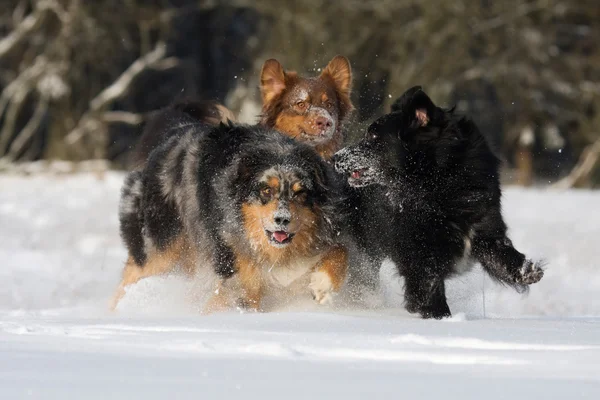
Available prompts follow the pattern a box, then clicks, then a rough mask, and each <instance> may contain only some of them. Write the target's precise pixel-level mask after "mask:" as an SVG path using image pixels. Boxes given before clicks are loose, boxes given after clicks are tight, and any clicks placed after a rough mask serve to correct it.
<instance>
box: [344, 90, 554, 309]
mask: <svg viewBox="0 0 600 400" xmlns="http://www.w3.org/2000/svg"><path fill="white" fill-rule="evenodd" d="M417 111H418V112H419V114H420V115H421V119H419V118H417ZM425 115H426V118H424V117H423V116H425ZM334 159H335V166H336V170H338V172H341V173H344V174H346V176H347V179H348V183H349V184H350V185H351V186H354V187H355V189H354V191H352V192H351V196H350V200H349V201H350V204H349V207H350V208H351V209H353V210H355V214H354V216H353V217H352V220H351V223H352V224H351V225H352V229H353V234H354V237H355V238H356V241H357V243H358V244H359V245H360V246H361V247H362V249H363V251H364V252H366V253H367V254H368V255H369V256H370V258H371V259H372V260H374V263H376V264H378V265H380V262H381V261H382V259H383V258H385V257H390V258H391V259H392V260H393V261H394V263H395V264H396V266H397V267H398V271H399V273H400V274H401V275H402V276H404V278H405V302H406V308H407V310H408V311H410V312H418V313H420V314H421V315H422V316H423V317H425V318H429V317H433V318H442V317H445V316H449V315H450V309H449V308H448V304H447V303H446V297H445V288H444V280H445V279H446V278H448V277H449V276H451V275H452V274H455V273H460V272H462V270H463V268H461V266H462V265H465V266H468V264H470V263H472V262H473V261H478V262H480V263H481V264H482V266H483V268H484V269H485V270H486V271H487V272H488V273H489V275H491V276H492V277H493V278H495V279H496V280H498V281H500V282H502V283H504V284H507V285H510V286H512V287H514V288H515V289H517V290H519V291H522V290H525V289H526V285H529V284H531V283H535V282H537V281H539V280H540V279H541V278H542V276H543V271H542V269H541V266H540V265H539V264H534V263H533V262H531V261H530V260H527V259H526V258H525V256H524V255H523V254H521V253H520V252H518V251H517V250H516V249H515V248H514V247H513V246H512V243H511V241H510V240H509V239H508V237H507V233H506V231H507V228H506V224H505V223H504V221H503V219H502V214H501V209H500V199H501V191H500V181H499V166H500V161H499V159H498V158H497V157H496V156H495V155H494V154H493V153H492V151H491V150H490V148H489V146H488V144H487V143H486V141H485V139H484V137H483V136H482V135H481V133H480V132H479V130H478V129H477V127H476V126H475V124H474V123H473V122H472V121H471V120H469V119H467V118H464V117H460V116H457V115H456V114H455V113H454V112H453V110H444V109H442V108H439V107H436V106H435V105H434V104H433V102H432V101H431V100H430V99H429V97H428V96H427V95H426V94H425V92H423V90H422V89H421V88H420V87H414V88H412V89H409V90H408V91H407V92H406V93H405V94H403V95H402V96H401V97H400V98H399V99H398V100H397V101H396V102H395V103H394V105H393V106H392V112H391V113H390V114H387V115H385V116H383V117H381V118H379V119H378V120H376V121H375V122H374V123H373V124H372V125H371V126H370V127H369V128H368V132H367V134H366V137H365V138H364V139H363V140H362V141H360V142H359V143H358V144H357V145H355V146H351V147H347V148H345V149H342V150H340V151H339V152H338V153H337V154H336V155H335V158H334ZM465 263H466V264H465Z"/></svg>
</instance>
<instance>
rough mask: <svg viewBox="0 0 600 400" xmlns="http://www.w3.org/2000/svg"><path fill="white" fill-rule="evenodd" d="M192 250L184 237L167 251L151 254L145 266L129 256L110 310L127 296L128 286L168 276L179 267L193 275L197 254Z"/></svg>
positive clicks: (178, 239)
mask: <svg viewBox="0 0 600 400" xmlns="http://www.w3.org/2000/svg"><path fill="white" fill-rule="evenodd" d="M192 250H193V249H192V248H191V247H189V246H188V244H187V241H186V240H185V238H184V237H178V238H177V239H176V240H175V241H174V242H173V243H171V245H170V246H168V247H167V248H166V249H165V250H163V251H154V252H152V253H151V254H149V255H148V258H147V260H146V263H145V264H144V265H143V266H140V265H138V264H136V262H135V260H134V258H133V257H132V256H129V258H128V259H127V263H126V264H125V268H124V269H123V277H122V280H121V283H120V284H119V287H118V288H117V292H116V294H115V296H114V297H113V299H112V301H111V305H110V309H111V310H115V309H116V307H117V305H118V304H119V301H120V300H121V299H122V298H123V296H124V295H125V289H126V287H127V286H129V285H132V284H134V283H137V282H138V281H140V280H141V279H143V278H147V277H150V276H155V275H165V274H168V273H170V272H172V271H173V270H174V269H175V267H177V266H180V267H182V269H183V271H184V272H185V273H186V274H188V275H191V274H193V272H194V271H195V258H194V254H195V252H194V251H192Z"/></svg>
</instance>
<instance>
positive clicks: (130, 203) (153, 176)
mask: <svg viewBox="0 0 600 400" xmlns="http://www.w3.org/2000/svg"><path fill="white" fill-rule="evenodd" d="M160 126H162V127H161V128H160V129H161V130H164V129H167V130H171V131H175V130H177V133H176V134H172V135H171V136H170V137H168V138H165V140H164V142H162V144H160V145H159V146H158V147H157V148H156V149H155V150H153V151H152V152H151V154H150V156H149V158H148V160H147V161H146V163H145V165H144V166H143V169H141V170H140V171H134V172H132V173H131V174H130V175H129V176H128V177H127V179H126V182H125V187H124V189H123V196H122V200H121V212H120V221H121V232H122V236H123V240H124V242H125V244H126V246H127V248H128V250H129V252H130V255H132V256H133V258H134V261H135V262H136V264H138V265H139V266H140V267H143V265H144V262H145V260H146V259H147V257H148V253H149V252H150V251H154V250H159V251H160V250H164V249H165V248H166V247H167V246H168V245H169V244H171V243H172V242H173V241H174V240H175V239H176V238H177V237H178V236H179V235H181V234H184V235H187V237H188V239H189V242H190V243H192V244H193V245H194V246H197V247H198V249H197V250H198V254H200V256H201V257H203V260H199V261H202V262H209V263H212V265H213V267H214V270H215V272H216V273H217V274H218V275H219V276H220V277H221V278H229V277H231V276H232V275H233V274H234V273H235V272H236V271H235V268H234V264H235V263H234V261H235V259H234V252H233V251H232V249H233V248H235V249H236V252H237V253H242V254H251V253H252V252H254V251H255V249H254V247H253V245H252V244H251V243H249V242H248V239H247V235H246V234H245V232H244V227H243V221H242V214H241V207H242V204H244V203H246V202H249V201H257V199H258V193H260V191H261V189H262V188H263V187H261V186H260V182H258V178H259V177H260V176H261V174H262V173H264V172H265V171H267V170H269V169H271V168H281V169H283V170H285V171H293V173H294V174H296V175H295V176H300V177H303V178H302V179H305V180H306V181H307V182H309V186H310V189H309V190H307V194H306V195H307V203H308V204H309V205H310V207H313V208H314V210H316V211H315V213H316V214H317V215H318V216H319V218H318V220H317V221H316V223H317V224H318V229H317V230H316V235H317V236H318V237H316V238H314V243H315V249H317V250H318V251H323V250H319V248H321V249H325V248H327V246H328V245H331V244H333V241H334V239H335V237H336V236H335V234H334V232H335V226H336V221H337V220H338V218H339V215H340V214H339V213H338V212H337V211H336V210H337V208H336V207H337V205H336V204H337V202H338V195H337V193H338V192H337V190H335V185H334V182H335V181H337V180H336V179H335V177H334V173H333V170H332V168H331V167H330V166H328V164H326V163H325V162H324V161H323V160H321V158H320V157H319V156H318V154H317V153H316V152H315V151H314V150H313V149H312V148H310V147H308V146H306V145H303V144H300V143H297V142H295V141H294V140H293V139H290V138H287V137H285V136H283V135H281V134H280V133H279V132H277V131H274V130H270V129H266V128H262V127H259V126H243V125H232V124H223V123H221V124H219V125H218V126H211V125H208V124H204V123H201V122H198V121H195V122H191V121H189V119H188V116H185V115H180V116H179V117H176V115H174V114H168V120H167V121H162V122H161V124H160ZM134 184H135V185H134ZM136 185H137V186H136ZM131 188H135V189H136V191H135V193H133V191H132V190H131ZM319 246H321V247H319ZM204 260H205V261H204Z"/></svg>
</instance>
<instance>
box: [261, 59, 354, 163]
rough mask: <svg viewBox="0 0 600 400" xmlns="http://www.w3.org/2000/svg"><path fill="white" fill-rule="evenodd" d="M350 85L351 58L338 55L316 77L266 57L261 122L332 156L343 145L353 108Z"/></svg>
mask: <svg viewBox="0 0 600 400" xmlns="http://www.w3.org/2000/svg"><path fill="white" fill-rule="evenodd" d="M351 87H352V70H351V67H350V62H349V61H348V59H347V58H346V57H343V56H339V55H338V56H335V57H334V58H333V59H332V60H331V61H330V62H329V63H328V64H327V66H326V67H325V68H324V69H323V71H322V72H321V74H320V75H319V76H316V77H303V76H300V75H298V74H297V73H296V72H294V71H285V70H284V69H283V66H282V65H281V64H280V63H279V62H278V61H277V60H275V59H270V60H267V61H266V62H265V63H264V65H263V67H262V70H261V73H260V91H261V95H262V101H263V108H262V116H261V120H260V124H261V125H263V126H266V127H269V128H274V129H277V130H278V131H280V132H281V133H283V134H284V135H287V136H289V137H291V138H293V139H295V140H297V141H299V142H302V143H306V144H308V145H310V146H311V147H313V148H314V149H315V150H316V151H317V152H318V153H319V154H320V155H321V157H322V158H323V159H325V160H329V159H331V156H333V154H334V153H335V152H336V151H337V150H339V149H340V148H341V146H342V143H343V140H344V135H343V129H342V125H343V123H344V122H345V121H346V119H347V118H348V116H349V115H350V112H351V111H352V110H353V109H354V107H353V105H352V101H351V100H350V92H351Z"/></svg>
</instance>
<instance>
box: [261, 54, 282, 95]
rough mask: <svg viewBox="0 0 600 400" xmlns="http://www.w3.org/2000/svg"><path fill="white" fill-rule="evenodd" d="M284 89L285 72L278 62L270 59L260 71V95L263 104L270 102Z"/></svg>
mask: <svg viewBox="0 0 600 400" xmlns="http://www.w3.org/2000/svg"><path fill="white" fill-rule="evenodd" d="M284 89H285V71H284V70H283V67H282V66H281V64H280V63H279V61H277V60H275V59H274V58H271V59H270V60H267V61H265V63H264V64H263V67H262V70H261V71H260V93H261V94H262V99H263V104H267V103H269V102H271V101H272V100H273V99H274V98H275V97H277V96H279V95H280V94H281V92H283V90H284Z"/></svg>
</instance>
